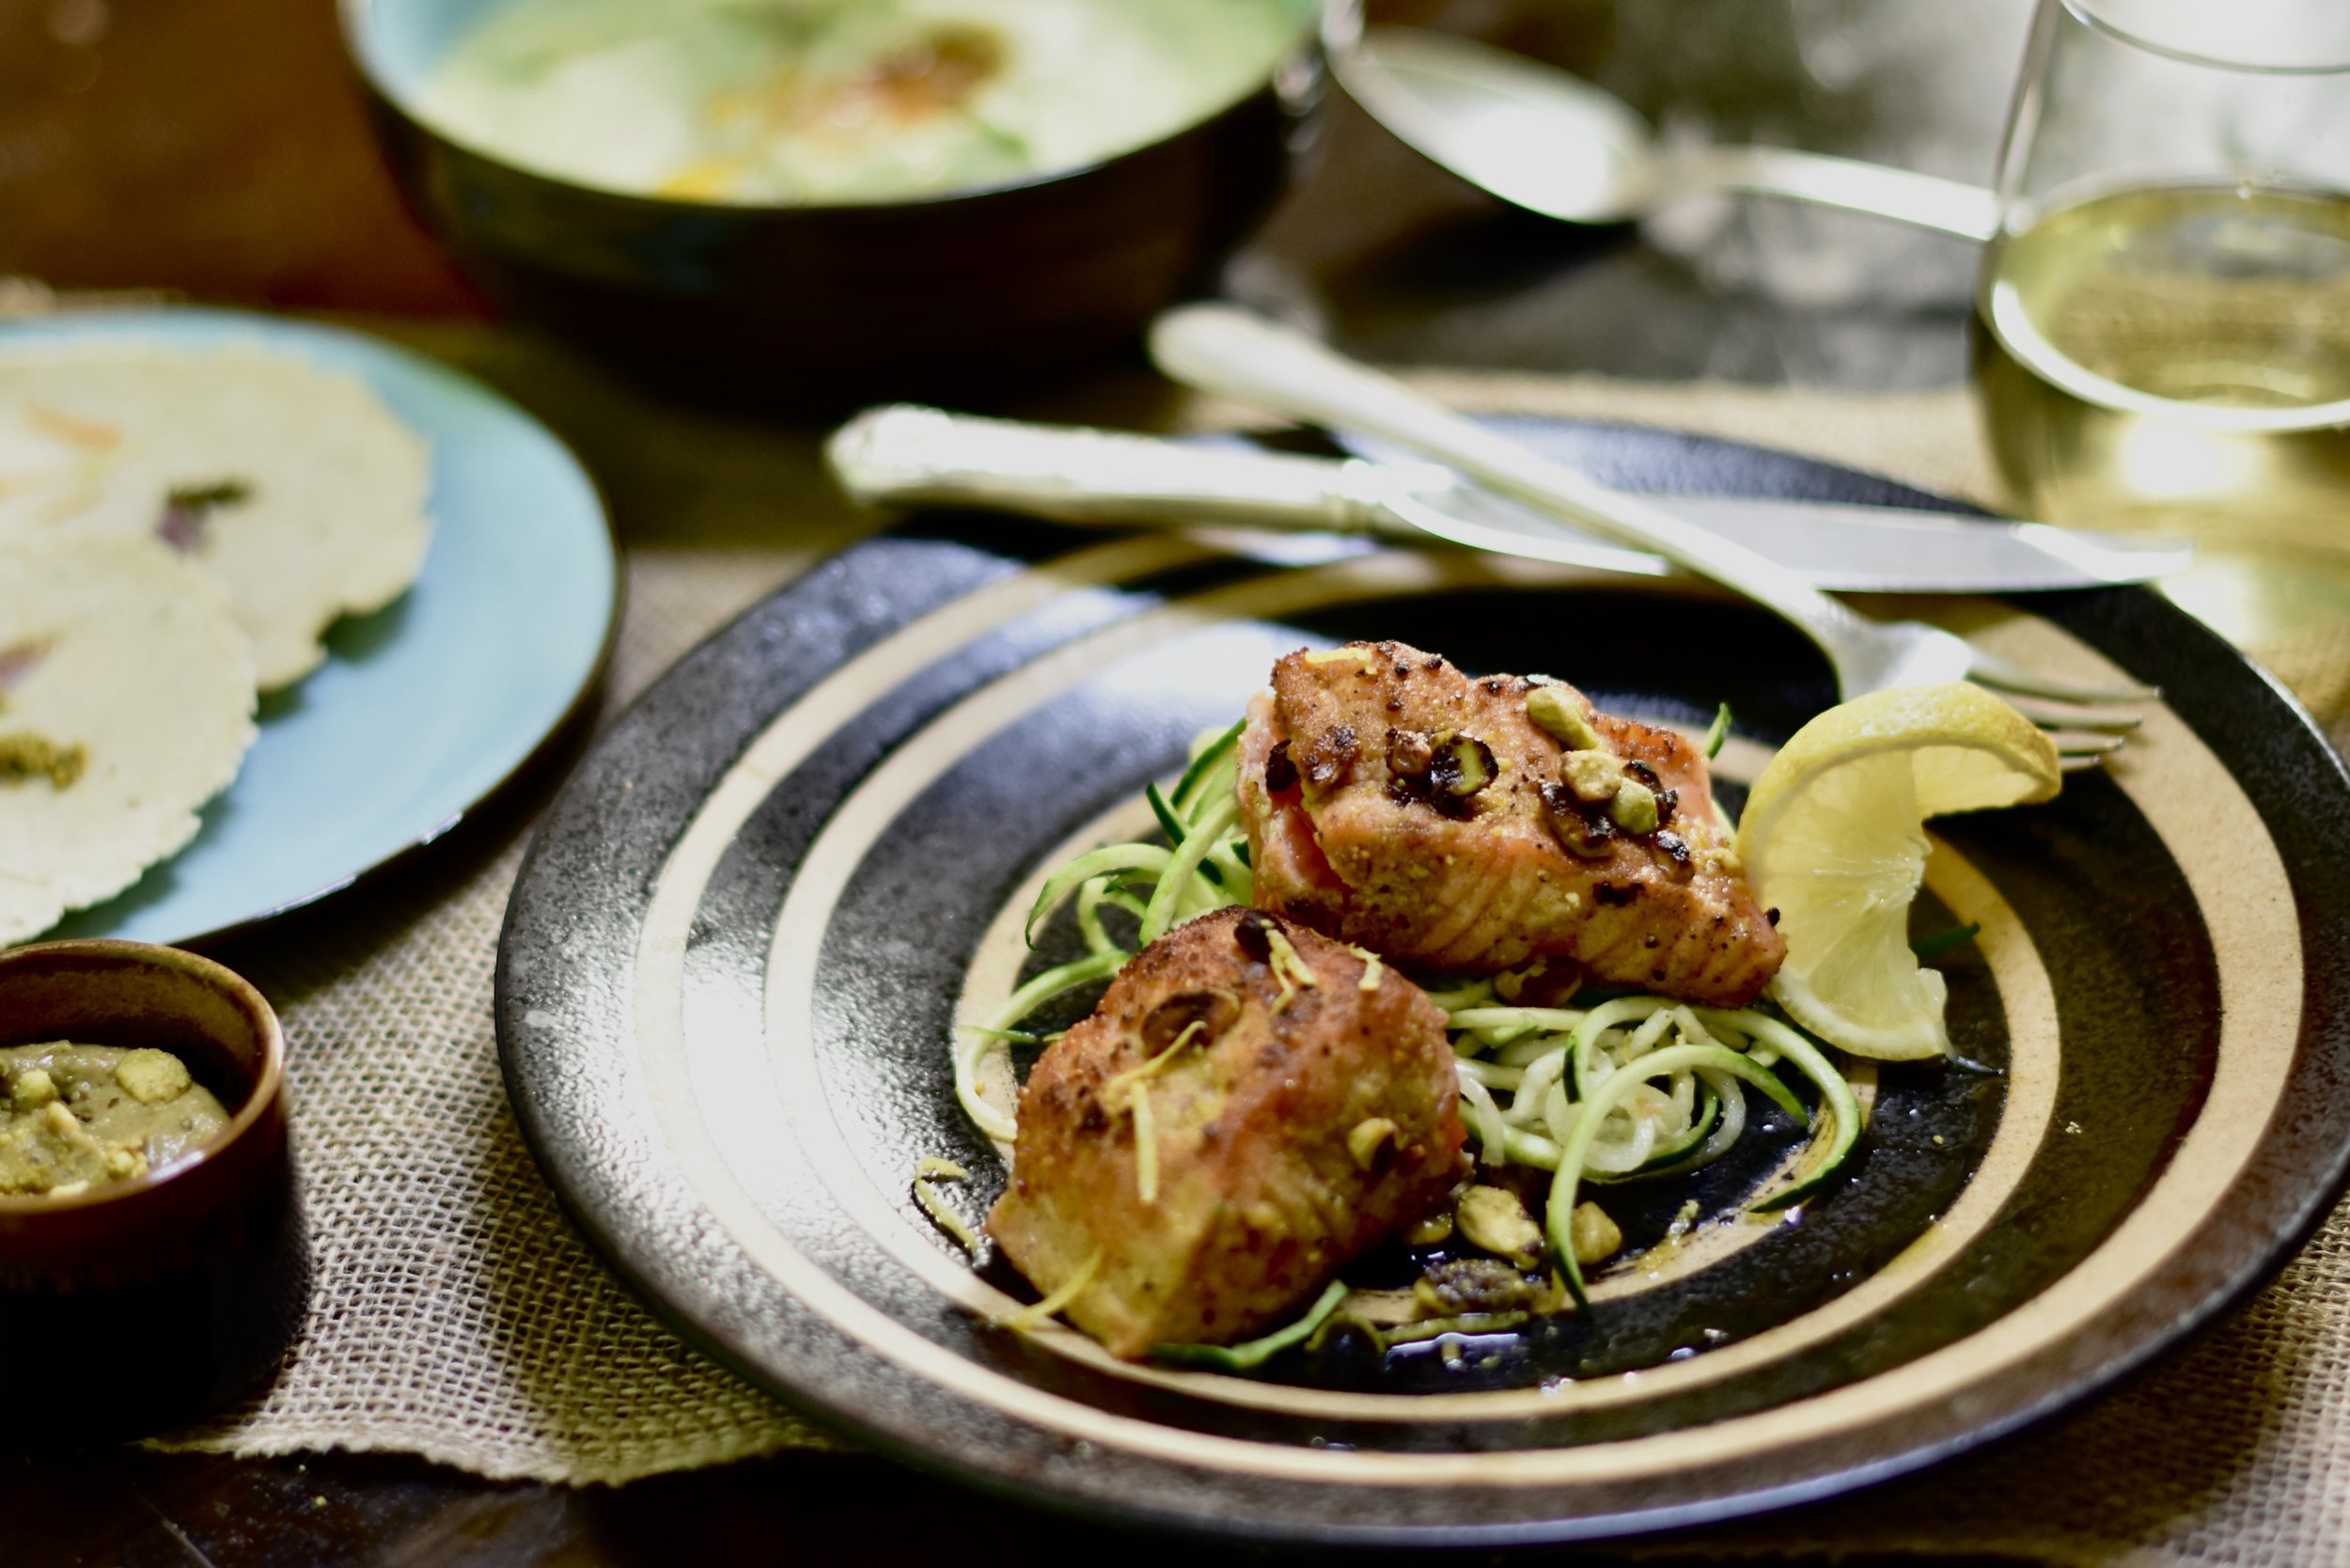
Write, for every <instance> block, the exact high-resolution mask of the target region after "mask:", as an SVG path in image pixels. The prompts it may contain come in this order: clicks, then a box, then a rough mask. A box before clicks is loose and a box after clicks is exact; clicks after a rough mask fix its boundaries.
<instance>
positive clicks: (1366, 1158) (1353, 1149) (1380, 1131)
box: [1346, 1116, 1402, 1170]
mask: <svg viewBox="0 0 2350 1568" xmlns="http://www.w3.org/2000/svg"><path fill="white" fill-rule="evenodd" d="M1401 1132H1402V1129H1401V1128H1399V1127H1398V1126H1397V1125H1396V1124H1395V1123H1394V1122H1393V1121H1389V1120H1388V1119H1387V1118H1386V1117H1384V1116H1371V1117H1365V1118H1364V1119H1363V1120H1362V1121H1357V1122H1355V1125H1354V1126H1353V1127H1351V1128H1349V1129H1348V1130H1347V1134H1346V1152H1347V1153H1348V1154H1349V1155H1351V1156H1353V1158H1354V1161H1355V1169H1357V1170H1369V1169H1370V1168H1371V1167H1372V1166H1374V1165H1376V1164H1377V1163H1378V1162H1379V1151H1380V1150H1382V1149H1384V1148H1386V1147H1387V1145H1388V1144H1391V1143H1395V1142H1397V1141H1399V1137H1398V1135H1399V1134H1400V1133H1401Z"/></svg>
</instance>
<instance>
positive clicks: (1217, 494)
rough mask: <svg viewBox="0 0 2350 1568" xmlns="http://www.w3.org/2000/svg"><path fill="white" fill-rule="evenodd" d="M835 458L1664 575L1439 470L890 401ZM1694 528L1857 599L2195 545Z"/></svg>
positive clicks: (1924, 514) (905, 489) (1110, 509)
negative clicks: (1026, 421)
mask: <svg viewBox="0 0 2350 1568" xmlns="http://www.w3.org/2000/svg"><path fill="white" fill-rule="evenodd" d="M824 450H825V458H826V461H827V462H828V463H830V464H831V467H832V471H833V476H834V478H837V479H838V481H839V482H840V486H841V488H842V489H844V490H845V491H847V492H848V493H849V494H850V495H851V496H852V497H853V498H854V499H856V500H858V501H860V502H863V503H866V504H868V505H875V506H888V505H908V504H917V503H918V504H931V505H942V504H943V505H951V506H965V507H983V508H987V509H990V510H999V511H1016V512H1022V513H1026V514H1027V515H1031V516H1038V517H1050V518H1054V519H1056V520H1058V521H1060V522H1066V523H1107V524H1128V525H1242V526H1246V527H1256V528H1275V529H1283V530H1293V531H1294V530H1308V531H1316V532H1332V533H1347V534H1371V535H1375V536H1378V537H1381V538H1386V539H1392V540H1403V541H1412V542H1417V543H1425V542H1426V541H1428V540H1429V539H1430V538H1434V539H1437V540H1441V541H1446V542H1448V543H1450V544H1455V545H1460V546H1464V547H1465V548H1468V549H1472V550H1487V551H1493V552H1496V553H1499V554H1502V555H1509V556H1518V557H1527V558H1529V559H1533V560H1543V561H1552V562H1556V563H1559V564H1561V565H1566V566H1578V567H1586V568H1590V569H1594V570H1598V571H1604V572H1628V573H1632V574H1635V575H1638V576H1651V577H1653V576H1663V575H1665V574H1666V573H1667V572H1669V571H1670V570H1671V569H1670V568H1669V567H1668V566H1667V565H1666V563H1665V562H1664V561H1663V560H1661V559H1659V558H1658V557H1654V556H1652V555H1649V554H1647V553H1645V552H1643V551H1638V550H1628V549H1625V548H1623V547H1622V546H1621V545H1616V544H1610V543H1608V542H1606V541H1604V540H1601V539H1597V538H1595V537H1593V536H1591V535H1589V534H1585V533H1581V532H1579V531H1577V530H1576V529H1575V528H1572V527H1569V526H1568V525H1565V524H1563V523H1559V522H1556V521H1553V520H1552V519H1550V518H1547V517H1544V516H1543V515H1541V514H1540V513H1538V512H1535V511H1533V510H1529V509H1528V508H1525V507H1521V506H1519V505H1518V504H1516V503H1515V502H1513V501H1510V500H1508V499H1506V498H1504V497H1502V496H1500V495H1497V494H1494V493H1493V492H1491V491H1488V490H1486V489H1484V488H1483V487H1481V486H1480V485H1476V484H1473V483H1471V482H1469V481H1468V480H1466V479H1464V478H1461V477H1460V476H1459V475H1457V474H1455V473H1453V472H1452V471H1451V470H1450V469H1449V468H1444V467H1441V466H1438V465H1436V464H1433V463H1385V462H1377V463H1375V462H1371V461H1370V460H1368V459H1363V458H1314V457H1301V456H1297V455H1295V454H1292V453H1286V452H1268V451H1262V450H1259V449H1255V448H1249V447H1237V446H1206V445H1201V444H1197V443H1192V442H1179V441H1168V440H1163V439H1160V438H1158V437H1154V436H1147V435H1130V434H1126V433H1123V432H1119V431H1099V430H1089V429H1084V428H1080V427H1073V426H1061V425H1034V424H1024V423H1020V422H1018V421H1014V420H1008V419H988V418H981V417H979V416H975V415H965V414H948V413H946V412H944V411H942V410H939V409H934V408H921V407H917V406H914V405H910V404H894V405H890V406H887V407H883V408H875V409H868V410H867V411H866V412H865V413H863V414H860V415H858V416H856V417H855V418H854V419H852V420H851V421H850V422H849V423H848V424H846V425H844V426H842V427H841V428H840V429H839V430H838V431H835V432H834V434H833V436H832V438H831V439H830V440H829V441H828V442H827V443H826V444H825V448H824ZM1649 499H1650V500H1651V501H1653V503H1654V504H1656V505H1658V506H1663V507H1666V508H1669V509H1670V510H1672V511H1673V512H1675V513H1676V514H1677V515H1679V516H1682V517H1684V518H1686V519H1687V520H1688V521H1689V522H1691V523H1694V524H1697V525H1700V527H1704V528H1709V529H1712V530H1713V531H1715V532H1716V533H1719V534H1722V535H1724V536H1726V537H1729V538H1731V539H1735V540H1738V541H1741V542H1743V543H1746V544H1748V545H1750V546H1752V547H1753V548H1755V549H1757V550H1760V551H1763V552H1764V553H1765V554H1767V555H1770V556H1772V557H1775V558H1776V559H1778V561H1779V562H1780V563H1781V564H1783V565H1786V566H1788V567H1791V568H1793V569H1794V570H1795V571H1798V572H1803V573H1804V574H1805V575H1806V576H1807V577H1809V578H1810V581H1811V582H1812V583H1813V585H1814V586H1816V587H1819V588H1830V589H1835V590H1837V591H1840V592H1857V593H1937V592H1961V593H1983V592H1989V593H2004V592H2015V591H2021V590H2027V589H2035V588H2091V587H2108V586H2112V585H2115V584H2121V583H2142V582H2146V581H2148V580H2150V579H2152V578H2154V577H2158V576H2161V575H2163V574H2165V573H2167V572H2176V571H2178V570H2179V569H2180V568H2181V567H2183V566H2185V565H2186V562H2187V558H2188V547H2187V545H2186V542H2185V541H2180V540H2174V539H2168V538H2156V537H2153V536H2147V535H2130V536H2127V537H2119V536H2115V537H2108V536H2106V535H2101V534H2088V533H2080V532H2076V531H2074V530H2071V529H2065V528H2057V527H2051V526H2049V525H2046V524H2042V523H2011V522H1998V521H1990V520H1982V519H1969V518H1964V517H1959V516H1956V515H1953V514H1951V513H1947V512H1934V511H1923V510H1911V509H1906V508H1900V507H1872V506H1853V505H1846V504H1841V503H1836V502H1821V501H1788V500H1756V499H1751V498H1747V497H1744V496H1713V495H1705V496H1698V495H1657V496H1651V497H1649Z"/></svg>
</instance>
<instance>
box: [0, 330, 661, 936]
mask: <svg viewBox="0 0 2350 1568" xmlns="http://www.w3.org/2000/svg"><path fill="white" fill-rule="evenodd" d="M101 338H102V339H105V340H107V341H110V342H115V341H126V342H141V343H153V344H158V345H162V346H167V347H173V348H187V349H211V348H218V347H223V346H226V345H228V344H235V343H246V344H252V345H254V346H256V347H258V348H262V349H267V350H271V351H274V352H276V353H290V354H294V355H298V356H299V357H301V358H303V359H306V360H308V361H310V362H311V363H312V364H314V365H319V366H321V367H324V368H328V369H333V370H340V371H344V372H346V373H348V374H351V375H355V376H357V377H358V378H359V379H361V380H362V381H364V382H366V383H367V384H368V385H369V386H371V387H373V388H374V389H375V391H376V393H377V395H378V396H380V397H381V398H382V399H383V400H384V402H385V403H386V404H387V405H388V406H389V407H390V408H391V411H392V412H393V413H394V414H396V415H398V416H399V417H400V418H401V419H403V420H405V421H407V423H408V424H409V425H410V426H411V427H412V428H413V429H415V431H417V432H418V433H420V434H421V435H423V436H424V438H425V439H426V440H427V441H428V442H430V443H431V449H432V493H431V502H430V506H431V513H432V519H433V534H432V546H431V550H430V551H429V552H428V553H427V554H426V556H425V560H424V570H423V572H421V573H420V574H419V575H418V576H417V578H416V581H415V584H414V586H412V587H411V588H409V590H408V591H407V593H406V594H404V595H402V596H401V597H400V598H399V599H398V600H396V601H394V602H393V603H392V604H390V605H389V606H388V607H387V608H385V609H383V610H381V611H378V612H377V613H375V614H373V615H368V616H361V617H355V618H350V619H344V620H342V621H340V622H337V625H336V626H335V627H334V628H333V630H332V631H331V632H330V634H329V635H328V636H327V639H326V646H327V658H326V662H325V663H324V664H323V665H321V666H319V668H317V669H316V670H314V671H312V672H311V673H310V674H309V675H308V676H307V677H305V679H304V680H303V681H302V682H299V683H298V684H296V685H294V686H292V687H290V688H289V689H288V690H287V691H285V692H282V693H279V694H276V695H274V696H273V697H271V698H268V699H267V700H266V701H264V702H263V703H262V705H261V715H260V718H261V726H260V728H261V733H260V739H259V740H258V741H256V742H255V743H254V745H253V749H252V751H250V752H249V753H247V754H246V757H245V760H244V768H243V772H241V773H240V774H238V776H237V781H236V782H235V783H234V784H232V785H231V786H229V788H228V790H227V792H226V793H225V794H223V795H221V796H220V797H219V798H218V799H217V800H215V801H213V802H212V803H211V806H209V807H208V808H205V811H204V825H203V828H202V829H201V831H199V832H198V833H197V834H196V839H195V840H194V841H193V842H192V843H190V844H189V845H188V847H187V848H186V849H184V850H182V851H180V854H179V855H175V856H173V857H172V858H171V859H169V860H166V861H164V862H163V863H162V864H161V865H158V866H153V867H150V868H149V870H148V872H147V874H146V875H145V876H143V877H141V878H140V879H139V881H138V882H137V883H135V884H134V885H133V886H131V887H130V888H129V889H128V890H127V891H125V892H124V893H122V894H121V895H120V896H118V897H117V898H115V899H112V900H110V901H108V902H105V903H102V904H100V905H98V906H96V907H94V908H90V909H86V910H83V911H81V912H80V913H78V914H75V915H71V916H69V917H67V918H66V920H65V921H64V922H63V923H62V924H60V925H57V926H55V927H54V928H52V929H51V930H50V931H49V932H48V933H44V934H46V935H50V936H61V937H62V936H118V937H126V938H131V939H133V940H137V941H144V942H170V943H183V942H189V941H194V940H196V939H197V938H200V937H207V936H216V935H219V934H221V933H225V932H227V931H230V930H233V929H235V928H237V927H241V926H245V925H249V924H251V923H252V922H254V921H256V920H261V919H266V918H268V917H271V916H273V915H278V914H282V913H284V912H285V911H287V910H290V909H293V908H296V907H298V906H300V905H302V904H305V903H308V902H311V901H313V900H315V899H320V898H323V897H324V896H325V895H327V894H329V893H332V892H335V891H336V890H337V889H339V888H342V887H346V886H350V885H351V884H352V882H354V881H356V880H357V879H358V878H359V877H361V876H362V875H364V874H366V873H367V872H368V871H369V870H373V869H375V868H377V867H379V866H382V865H384V864H385V863H386V862H388V861H391V860H395V859H397V858H399V856H401V855H405V854H407V853H408V852H410V851H412V850H415V849H416V848H418V847H420V846H422V845H424V844H428V843H430V842H431V841H432V840H433V839H437V838H439V837H440V836H441V835H442V834H444V833H446V832H447V831H448V830H449V829H450V828H451V827H454V826H455V825H456V824H457V823H459V822H460V821H461V820H462V818H463V817H464V815H465V813H466V812H467V811H468V810H469V809H471V808H473V807H474V806H475V805H476V804H478V802H480V801H481V800H482V799H484V798H485V797H486V796H488V795H489V794H491V793H492V792H494V791H495V790H496V789H497V788H498V787H499V785H501V784H503V783H504V782H505V781H506V780H507V779H508V778H509V777H511V776H513V775H514V774H515V773H516V772H517V771H518V770H520V769H521V767H522V766H523V764H524V763H525V762H526V761H528V760H529V759H530V757H531V755H532V754H533V753H534V752H535V751H536V750H537V749H538V747H539V745H540V743H541V742H542V741H544V740H545V739H546V738H547V737H548V735H550V734H551V733H552V732H553V731H554V730H555V729H557V728H558V727H559V726H560V725H561V724H562V722H563V721H564V719H565V718H566V717H567V716H569V715H570V714H571V713H572V711H573V710H574V709H575V708H576V707H577V706H578V705H579V704H580V703H581V701H582V700H583V699H584V698H586V697H587V694H588V693H589V692H590V691H591V690H592V689H593V687H594V685H595V682H596V679H597V677H598V675H599V674H600V673H601V671H602V670H603V661H604V656H605V654H606V652H607V651H608V650H609V648H610V646H611V636H612V628H613V621H614V617H615V614H616V611H617V609H618V605H619V592H618V587H619V567H618V561H617V559H616V557H615V552H614V547H613V541H612V529H611V525H610V523H609V522H608V521H607V519H606V518H605V515H604V510H603V502H602V501H601V500H600V499H599V498H598V497H597V494H596V490H595V486H594V485H593V484H592V483H591V482H590V481H589V479H588V478H587V473H586V471H585V470H583V469H582V468H581V467H580V465H579V462H578V460H577V459H575V458H574V457H572V454H571V452H570V451H569V450H568V449H567V448H566V447H564V446H563V444H562V443H561V442H559V441H557V440H556V438H555V437H554V435H552V434H551V433H549V432H548V431H546V429H545V428H544V427H542V426H540V424H539V423H538V422H537V421H536V420H534V419H532V418H531V417H530V416H528V415H526V414H525V413H524V412H523V411H522V410H520V409H519V408H516V407H515V406H514V405H513V404H512V403H510V402H508V401H507V400H505V399H503V398H501V397H498V396H497V395H496V394H494V393H493V392H491V391H490V390H489V389H488V388H486V387H484V386H482V385H480V384H478V383H476V382H474V381H471V380H469V379H467V378H466V377H464V376H461V375H459V374H457V373H456V372H455V371H453V370H449V369H446V368H444V367H442V366H439V365H435V364H433V363H431V361H429V360H426V359H423V358H420V357H418V356H417V355H415V354H412V353H407V352H405V351H404V350H400V349H396V348H393V347H392V346H390V345H389V344H386V343H383V342H379V341H377V340H376V339H374V338H372V337H364V336H362V335H360V334H358V333H353V332H345V331H341V330H338V329H336V328H332V327H324V326H317V325H312V324H310V323H307V322H301V321H280V320H277V319H274V318H272V317H266V316H252V315H244V314H242V313H239V312H234V311H222V310H153V311H135V312H119V313H118V312H108V313H105V314H102V315H88V316H66V317H58V318H52V319H48V320H43V321H31V322H24V323H20V324H15V325H11V326H9V327H8V328H6V329H5V330H0V349H6V348H13V347H18V346H21V345H24V344H27V343H32V342H57V341H63V340H67V339H73V340H80V341H87V340H93V339H101Z"/></svg>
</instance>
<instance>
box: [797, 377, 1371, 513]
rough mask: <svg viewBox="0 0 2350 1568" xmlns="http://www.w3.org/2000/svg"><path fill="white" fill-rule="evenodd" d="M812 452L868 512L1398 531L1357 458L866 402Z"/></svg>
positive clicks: (1367, 468) (1366, 467) (1368, 465)
mask: <svg viewBox="0 0 2350 1568" xmlns="http://www.w3.org/2000/svg"><path fill="white" fill-rule="evenodd" d="M824 459H825V462H826V463H828V464H829V465H830V466H831V468H832V473H833V477H834V478H836V479H838V481H839V483H840V487H841V489H843V490H845V491H847V492H848V494H849V495H850V496H851V497H852V498H853V499H854V500H856V501H858V502H861V503H863V504H865V505H868V506H893V505H907V504H913V503H930V504H934V505H935V504H947V505H953V506H966V507H984V508H987V509H989V510H996V511H1015V512H1023V513H1026V514H1028V515H1030V516H1036V517H1050V518H1054V519H1057V520H1058V521H1060V522H1064V523H1111V524H1120V523H1123V524H1134V523H1141V524H1178V525H1182V524H1239V525H1246V526H1250V527H1272V528H1285V529H1312V530H1324V531H1333V532H1339V533H1371V532H1378V533H1390V532H1394V531H1397V530H1398V528H1399V527H1401V525H1398V524H1397V523H1396V522H1395V521H1394V519H1393V518H1391V517H1390V516H1389V515H1388V514H1387V510H1386V508H1385V506H1384V504H1383V502H1382V499H1381V497H1382V496H1383V495H1384V494H1386V493H1387V486H1388V484H1389V483H1390V482H1391V481H1390V480H1389V478H1387V476H1385V475H1383V474H1382V473H1381V472H1380V470H1379V469H1377V468H1376V467H1375V466H1373V465H1372V464H1371V463H1365V462H1363V461H1362V460H1361V459H1359V458H1347V459H1343V460H1334V459H1328V458H1310V457H1299V456H1294V455H1292V454H1288V453H1281V452H1265V451H1257V450H1253V449H1246V448H1238V447H1204V446H1195V445H1191V444H1188V443H1183V442H1175V441H1167V440H1162V439H1160V438H1158V437H1155V436H1148V435H1129V434H1124V433H1121V432H1118V431H1095V430H1084V429H1079V428H1076V427H1073V426H1064V425H1033V424H1026V423H1023V422H1021V421H1018V420H1012V419H988V418H982V417H980V416H977V415H969V414H948V413H947V412H945V411H944V410H941V409H935V408H923V407H920V406H917V405H915V404H910V403H896V404H890V405H887V406H885V407H881V408H871V409H867V410H866V411H865V412H864V413H862V414H860V415H858V416H856V417H855V418H854V419H852V420H850V421H849V422H848V423H847V424H845V425H843V426H842V427H841V428H840V429H839V430H838V431H835V432H834V433H833V435H832V437H831V439H830V440H828V441H826V442H825V444H824ZM1403 531H1405V532H1409V530H1408V529H1404V530H1403Z"/></svg>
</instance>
